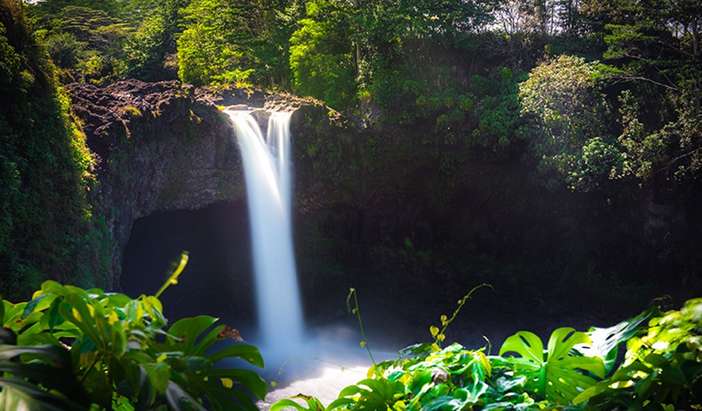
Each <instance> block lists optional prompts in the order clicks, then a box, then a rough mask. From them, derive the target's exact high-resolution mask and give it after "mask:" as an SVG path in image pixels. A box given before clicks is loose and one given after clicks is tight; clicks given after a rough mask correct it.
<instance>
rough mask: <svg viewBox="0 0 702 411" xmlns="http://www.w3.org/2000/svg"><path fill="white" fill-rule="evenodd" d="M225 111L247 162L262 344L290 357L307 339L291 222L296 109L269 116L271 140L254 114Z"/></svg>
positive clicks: (268, 132) (272, 352) (245, 166)
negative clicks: (292, 139)
mask: <svg viewBox="0 0 702 411" xmlns="http://www.w3.org/2000/svg"><path fill="white" fill-rule="evenodd" d="M226 113H227V114H228V115H229V117H230V118H231V120H232V123H233V124H234V128H235V131H236V135H237V139H238V142H239V148H240V151H241V155H242V159H243V165H244V174H245V180H246V193H247V200H248V208H249V218H250V228H251V243H252V250H253V260H254V271H255V279H256V281H255V282H256V296H257V308H258V317H259V324H260V329H261V337H262V340H263V341H262V345H263V348H264V350H266V351H268V353H269V354H270V355H272V356H273V357H278V356H286V354H291V353H293V352H294V350H296V348H299V347H300V345H301V343H302V338H303V316H302V308H301V304H300V293H299V290H298V283H297V270H296V266H295V255H294V251H293V250H294V249H293V237H292V222H291V216H292V189H291V187H292V177H291V176H292V172H291V171H292V170H291V168H292V166H291V156H290V115H291V113H273V114H272V115H271V116H270V118H269V121H268V131H267V136H266V139H264V138H263V134H262V133H261V129H260V127H259V126H258V123H257V122H256V120H255V119H254V117H253V116H252V115H251V114H250V112H247V111H226Z"/></svg>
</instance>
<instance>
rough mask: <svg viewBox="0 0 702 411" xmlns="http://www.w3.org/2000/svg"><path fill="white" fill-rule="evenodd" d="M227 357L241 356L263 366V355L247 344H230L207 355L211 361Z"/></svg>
mask: <svg viewBox="0 0 702 411" xmlns="http://www.w3.org/2000/svg"><path fill="white" fill-rule="evenodd" d="M228 358H241V359H242V360H244V361H246V362H248V363H250V364H253V365H255V366H257V367H263V357H262V356H261V353H260V352H259V351H258V348H256V347H255V346H253V345H249V344H232V345H229V346H227V347H225V348H223V349H221V350H219V351H217V352H216V353H214V354H212V355H210V356H209V359H210V360H212V362H217V361H221V360H224V359H228Z"/></svg>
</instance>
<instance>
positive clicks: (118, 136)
mask: <svg viewBox="0 0 702 411" xmlns="http://www.w3.org/2000/svg"><path fill="white" fill-rule="evenodd" d="M68 91H69V93H70V94H71V97H72V101H73V112H74V113H75V115H76V116H77V118H78V119H79V120H80V122H81V123H82V127H83V130H84V132H85V134H86V138H87V144H88V146H89V148H90V150H91V151H92V152H93V153H94V157H95V160H96V165H95V174H96V176H97V184H96V185H95V188H94V189H93V191H92V192H91V193H90V199H91V201H92V203H93V205H94V208H95V210H94V211H95V212H97V213H98V214H99V215H101V216H103V217H104V219H105V222H106V224H107V226H108V229H109V231H110V232H111V233H112V235H113V244H112V270H113V272H112V273H111V274H112V275H111V276H110V277H111V280H112V281H111V283H110V284H108V287H113V286H116V285H118V284H119V275H120V270H121V259H122V252H123V250H124V247H125V246H126V243H127V241H128V240H129V236H130V232H131V228H132V225H133V223H134V221H135V220H136V219H138V218H141V217H145V216H147V215H149V214H151V213H153V212H155V211H161V210H175V209H199V208H203V207H205V206H207V205H210V204H212V203H215V202H218V201H226V200H229V201H232V200H238V199H241V198H242V197H243V196H244V193H245V187H244V179H243V170H242V165H241V157H240V153H239V151H238V147H237V144H236V139H235V136H234V132H233V129H232V127H231V125H230V124H229V119H228V117H227V116H226V115H225V114H224V113H222V112H221V110H220V108H221V106H236V107H237V108H240V109H249V110H252V111H254V114H255V115H256V117H257V119H258V120H259V122H260V123H261V124H262V126H263V127H265V123H266V120H267V117H268V113H270V112H271V111H276V110H281V111H282V110H295V111H296V113H295V114H294V116H293V122H292V123H293V124H292V127H293V132H294V135H296V136H302V137H301V138H300V140H299V141H298V140H295V143H294V144H295V145H296V146H300V147H304V146H307V145H308V144H307V143H306V142H304V140H305V139H306V138H308V139H312V140H315V141H316V140H324V138H321V137H320V136H319V133H326V134H330V133H331V134H333V133H334V130H335V129H340V127H338V126H337V125H335V124H333V122H334V121H333V117H330V115H329V113H330V111H329V110H328V109H327V108H326V107H324V106H323V105H321V104H320V103H317V102H315V101H313V100H305V99H300V98H297V97H293V96H288V95H276V94H267V93H264V92H261V91H254V92H249V91H246V90H241V89H227V90H212V89H205V88H200V89H198V88H194V87H193V86H190V85H186V84H182V83H180V82H177V81H164V82H157V83H145V82H141V81H138V80H126V81H121V82H117V83H114V84H112V85H109V86H107V87H103V88H99V87H95V86H92V85H86V84H73V85H69V86H68ZM313 124H314V127H311V125H313ZM304 136H308V137H304ZM296 151H304V150H303V149H302V148H300V150H297V149H296ZM304 170H305V166H304V163H303V164H300V166H299V167H298V171H299V172H300V173H301V174H302V175H309V174H310V173H308V172H305V171H304ZM300 186H302V187H305V184H304V183H302V184H300ZM300 196H304V194H301V195H300ZM318 201H319V200H318ZM303 202H304V201H303Z"/></svg>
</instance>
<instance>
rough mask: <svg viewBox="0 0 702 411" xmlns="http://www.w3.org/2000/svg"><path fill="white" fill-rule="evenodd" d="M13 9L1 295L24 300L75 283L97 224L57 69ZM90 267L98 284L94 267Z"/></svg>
mask: <svg viewBox="0 0 702 411" xmlns="http://www.w3.org/2000/svg"><path fill="white" fill-rule="evenodd" d="M11 4H12V3H7V2H3V3H2V4H0V12H1V13H0V23H1V24H0V72H1V74H2V75H0V95H2V96H3V99H5V101H9V104H3V105H2V106H1V107H0V136H1V138H0V177H2V181H3V184H2V186H3V187H2V188H0V211H2V217H1V218H0V272H2V273H3V274H4V275H5V280H4V281H2V283H0V294H3V295H5V296H9V297H21V296H26V295H28V293H29V292H31V290H32V289H33V288H35V287H36V286H37V285H38V284H39V283H40V282H41V281H43V280H44V279H46V278H55V279H61V280H63V281H67V282H74V281H76V280H77V278H78V276H79V271H81V270H80V269H79V267H81V266H83V265H84V264H83V263H84V261H83V260H82V259H81V258H79V256H80V254H81V250H82V249H83V248H84V247H86V243H85V241H86V235H87V233H89V232H90V231H91V230H93V229H94V226H95V225H94V221H93V220H94V215H93V210H92V208H91V206H90V204H89V202H88V200H87V198H86V192H87V189H88V188H89V187H90V186H91V185H93V184H94V176H93V174H92V171H91V170H92V167H93V158H92V156H91V154H90V151H89V150H88V148H87V146H86V144H85V135H84V134H83V133H82V131H81V130H80V125H79V124H77V123H75V122H74V121H72V119H71V117H70V115H69V113H70V111H69V110H70V108H69V106H70V101H69V98H68V96H67V94H66V93H65V92H64V91H63V90H62V89H61V88H60V86H59V85H58V81H57V80H56V69H55V67H54V66H53V64H52V63H51V62H50V61H49V59H48V57H47V55H46V52H45V51H44V49H43V48H42V47H41V45H39V44H36V42H35V40H34V39H33V37H32V36H31V33H29V32H28V30H27V29H26V26H25V25H24V20H23V16H22V9H21V8H17V9H12V7H11V6H10V5H11ZM100 258H103V257H100ZM104 258H107V257H104ZM86 264H87V262H86ZM85 267H86V268H85V269H84V270H83V271H84V272H85V275H84V277H85V281H84V283H85V284H93V283H94V282H95V281H94V278H93V277H92V274H91V273H92V272H95V271H94V270H93V268H95V267H93V266H89V265H85Z"/></svg>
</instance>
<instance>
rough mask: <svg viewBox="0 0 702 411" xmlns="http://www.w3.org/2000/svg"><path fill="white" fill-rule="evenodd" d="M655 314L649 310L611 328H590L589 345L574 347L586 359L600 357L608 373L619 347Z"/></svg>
mask: <svg viewBox="0 0 702 411" xmlns="http://www.w3.org/2000/svg"><path fill="white" fill-rule="evenodd" d="M656 312H657V309H656V308H650V309H648V310H646V311H644V312H642V313H641V314H639V315H637V316H636V317H634V318H631V319H629V320H626V321H622V322H620V323H619V324H617V325H615V326H612V327H608V328H597V327H592V328H590V330H589V331H588V335H589V336H590V340H591V342H590V344H586V345H583V346H580V347H576V349H577V350H578V351H580V352H581V353H582V354H583V355H585V356H588V357H601V358H602V359H603V360H604V365H605V371H606V372H607V373H610V372H611V371H612V370H614V368H615V366H616V365H617V358H618V357H619V355H618V354H619V347H620V346H621V345H622V344H623V343H625V342H627V341H628V340H630V339H631V338H632V337H634V336H636V335H637V334H638V333H639V331H640V330H641V329H642V328H643V326H644V325H646V322H647V321H648V320H649V319H650V318H651V317H652V316H653V315H654V314H655V313H656Z"/></svg>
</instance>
